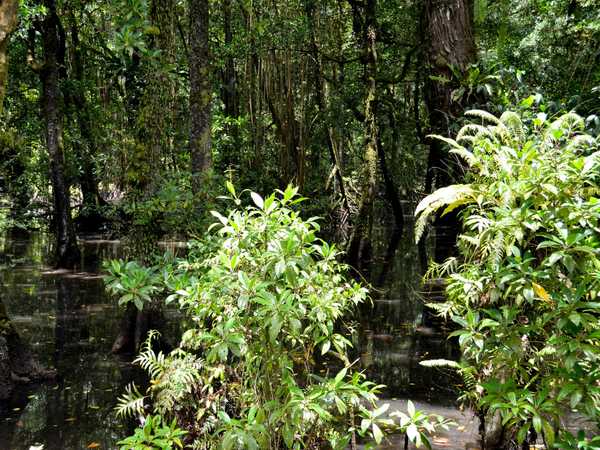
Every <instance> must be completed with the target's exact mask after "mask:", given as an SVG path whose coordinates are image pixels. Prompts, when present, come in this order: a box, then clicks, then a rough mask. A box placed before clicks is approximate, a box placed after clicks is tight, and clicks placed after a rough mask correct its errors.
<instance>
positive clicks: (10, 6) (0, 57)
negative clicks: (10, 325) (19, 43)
mask: <svg viewBox="0 0 600 450" xmlns="http://www.w3.org/2000/svg"><path fill="white" fill-rule="evenodd" d="M18 10H19V0H2V1H0V113H1V112H2V105H3V103H4V95H5V92H6V80H7V78H8V54H7V50H8V40H9V38H10V34H11V33H12V32H13V31H14V30H15V28H16V27H17V11H18Z"/></svg>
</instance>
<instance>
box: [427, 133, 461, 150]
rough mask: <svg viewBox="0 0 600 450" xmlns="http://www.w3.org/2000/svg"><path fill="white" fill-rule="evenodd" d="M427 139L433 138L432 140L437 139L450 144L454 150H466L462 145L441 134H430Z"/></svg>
mask: <svg viewBox="0 0 600 450" xmlns="http://www.w3.org/2000/svg"><path fill="white" fill-rule="evenodd" d="M427 137H428V138H431V139H437V140H438V141H442V142H445V143H446V144H448V145H449V146H451V147H452V148H456V149H460V148H464V147H463V146H462V145H460V144H459V143H458V142H456V141H455V140H454V139H451V138H447V137H444V136H440V135H439V134H428V135H427Z"/></svg>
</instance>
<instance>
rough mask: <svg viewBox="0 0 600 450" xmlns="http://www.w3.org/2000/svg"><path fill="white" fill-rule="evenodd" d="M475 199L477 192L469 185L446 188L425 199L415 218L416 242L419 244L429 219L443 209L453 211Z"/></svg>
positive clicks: (418, 207) (419, 205)
mask: <svg viewBox="0 0 600 450" xmlns="http://www.w3.org/2000/svg"><path fill="white" fill-rule="evenodd" d="M474 198H475V192H474V191H473V188H472V187H471V185H469V184H454V185H452V186H446V187H443V188H441V189H438V190H437V191H435V192H434V193H432V194H430V195H428V196H427V197H425V198H424V199H423V200H421V202H420V203H419V204H418V205H417V209H416V210H415V217H417V222H416V224H415V240H416V242H419V240H420V239H421V236H422V235H423V231H424V230H425V225H426V224H427V221H428V219H429V217H430V216H431V215H432V214H433V213H434V212H436V211H437V210H439V209H440V208H442V207H444V206H445V207H446V210H448V209H449V210H450V211H451V210H452V209H453V208H455V207H457V206H460V205H464V204H466V203H469V202H471V201H473V200H474Z"/></svg>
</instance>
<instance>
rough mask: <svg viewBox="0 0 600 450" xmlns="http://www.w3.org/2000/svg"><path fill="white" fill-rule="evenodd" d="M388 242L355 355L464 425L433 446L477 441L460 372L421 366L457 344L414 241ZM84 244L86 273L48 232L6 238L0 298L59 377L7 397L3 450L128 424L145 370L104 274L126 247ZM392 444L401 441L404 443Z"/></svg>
mask: <svg viewBox="0 0 600 450" xmlns="http://www.w3.org/2000/svg"><path fill="white" fill-rule="evenodd" d="M388 241H389V239H387V238H386V239H383V238H382V239H381V240H380V242H382V249H376V252H375V253H376V254H382V255H384V256H383V257H382V258H379V259H376V260H375V261H374V264H373V269H372V270H371V275H370V278H371V279H372V280H373V281H372V282H373V284H374V286H375V289H376V290H375V292H373V294H374V297H375V298H376V300H374V304H373V307H372V308H371V307H370V306H369V307H365V308H363V311H362V312H361V314H360V316H361V317H362V320H361V321H360V322H361V323H360V328H361V333H360V338H359V340H358V342H357V349H356V351H357V357H359V358H360V360H361V363H362V365H363V367H365V368H366V370H367V372H368V375H369V377H370V378H371V379H373V380H374V381H377V382H379V383H383V384H386V385H387V386H388V388H387V389H386V391H385V393H384V397H385V398H386V399H387V400H389V401H390V402H391V403H392V408H391V409H394V408H400V409H405V407H406V400H404V399H406V398H411V399H413V400H416V402H415V403H416V405H417V407H419V408H422V409H424V410H426V411H427V412H431V413H438V414H442V415H444V416H446V417H450V418H453V420H455V421H457V422H459V424H460V426H459V428H458V429H455V430H453V431H451V432H450V433H445V434H440V435H439V436H436V437H435V439H434V448H455V449H459V448H465V443H466V442H467V441H471V442H473V441H475V439H476V436H475V433H476V424H475V423H474V422H473V420H472V416H471V415H470V414H467V413H461V412H460V411H458V410H457V409H456V408H455V407H454V406H453V405H454V399H455V397H456V394H455V392H456V382H457V380H456V378H455V377H453V376H452V375H451V374H450V373H448V372H447V371H443V370H440V369H433V368H425V367H422V366H420V365H419V361H421V360H424V359H435V358H455V357H456V350H455V349H454V348H453V347H452V346H451V345H450V344H449V342H448V341H447V340H446V338H445V335H444V333H443V332H442V330H440V329H439V327H437V326H435V324H434V323H430V322H431V321H430V319H429V318H428V317H427V313H426V312H425V310H424V307H423V301H422V299H421V298H420V296H419V294H418V289H419V280H420V276H421V275H420V274H421V269H420V265H419V258H418V253H417V251H416V248H415V246H414V244H412V243H411V242H410V239H408V240H407V239H398V240H397V241H396V242H395V243H393V245H390V244H388V243H387V242H388ZM383 242H385V243H386V244H385V245H384V244H383ZM81 247H82V269H81V271H80V272H74V273H70V272H68V273H65V272H53V271H52V270H51V269H50V268H48V267H46V266H45V265H44V261H45V260H46V257H47V248H48V241H47V239H46V238H44V237H43V236H40V235H33V236H32V237H30V238H28V239H21V240H15V239H12V240H6V239H5V240H4V241H2V242H0V255H1V259H0V283H1V285H2V287H1V290H0V300H1V301H2V302H4V304H5V305H6V307H7V310H8V313H9V316H10V317H11V319H12V320H13V323H14V324H15V326H16V328H17V329H18V331H19V333H20V334H21V336H22V338H23V339H24V340H25V341H27V342H29V344H30V345H31V347H32V350H33V352H34V354H35V355H36V356H37V357H38V359H39V360H40V362H42V364H44V365H46V366H52V367H55V368H56V369H57V373H58V376H57V378H56V380H55V381H52V382H48V383H42V384H34V385H27V386H22V387H19V388H18V389H17V391H16V392H15V394H14V395H13V397H12V399H11V400H10V401H8V402H4V403H3V404H0V450H28V449H31V450H33V449H44V450H62V449H67V450H71V449H73V450H75V449H86V448H100V449H115V448H117V445H116V442H117V441H118V440H120V439H122V438H123V437H124V436H126V435H127V434H128V432H129V431H130V430H129V429H128V428H127V426H126V424H124V422H123V421H122V420H120V419H118V418H117V417H116V416H115V414H114V411H113V408H114V406H115V404H116V400H117V397H118V396H119V395H120V394H121V393H122V392H123V389H124V387H125V386H126V385H127V384H128V383H129V382H131V381H133V380H143V374H142V373H141V371H140V370H139V369H137V368H136V367H134V366H132V364H131V362H130V361H131V359H132V355H126V356H115V355H113V354H111V346H112V344H113V341H114V338H115V336H116V335H117V332H118V328H119V322H120V317H121V311H120V310H119V308H118V307H117V305H116V302H115V301H114V300H111V299H110V298H109V297H108V296H107V294H106V293H105V291H104V287H103V282H102V278H101V276H100V275H99V274H98V271H99V268H100V266H101V262H102V261H103V260H105V259H110V258H115V257H118V253H119V244H118V242H111V241H101V240H96V241H94V240H83V241H81ZM169 317H171V319H172V320H169ZM167 322H168V323H170V324H171V325H170V326H173V327H176V326H177V323H178V322H179V320H178V317H177V312H173V313H171V314H169V313H167ZM169 332H171V333H176V331H173V330H170V331H169V330H167V332H166V333H167V334H168V333H169ZM387 448H402V447H401V445H400V441H399V442H396V443H392V444H391V446H389V447H387Z"/></svg>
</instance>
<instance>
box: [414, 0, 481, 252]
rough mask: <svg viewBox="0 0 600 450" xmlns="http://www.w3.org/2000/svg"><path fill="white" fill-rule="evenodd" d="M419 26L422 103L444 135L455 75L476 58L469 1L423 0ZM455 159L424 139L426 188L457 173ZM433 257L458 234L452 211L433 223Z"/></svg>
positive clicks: (453, 114)
mask: <svg viewBox="0 0 600 450" xmlns="http://www.w3.org/2000/svg"><path fill="white" fill-rule="evenodd" d="M422 20H424V24H422V25H424V26H423V27H422V29H423V30H425V34H424V39H425V43H424V44H425V49H426V51H425V57H426V61H427V64H428V66H429V76H428V77H427V78H426V80H427V81H426V86H425V103H426V105H427V109H428V111H429V125H430V131H431V133H434V134H441V135H444V136H446V135H448V133H449V126H450V123H452V122H453V120H454V119H455V118H457V117H459V116H460V114H461V113H462V112H463V109H464V107H465V105H462V104H461V103H460V102H458V101H454V100H453V98H452V92H453V91H454V90H455V89H456V88H457V87H458V83H459V81H460V80H457V78H456V74H457V73H458V74H460V75H462V74H464V73H465V72H466V71H467V69H468V67H469V65H470V64H472V63H473V62H475V60H476V47H475V39H474V35H473V1H472V0H441V1H439V0H426V1H425V4H424V11H423V15H422ZM459 171H460V163H459V162H458V160H457V159H456V158H455V157H454V155H451V154H449V153H448V152H447V151H445V149H444V147H443V145H442V143H441V142H440V141H439V140H437V139H432V140H430V141H429V158H428V162H427V175H426V190H427V191H428V192H429V191H431V190H432V189H433V187H434V186H435V187H437V188H439V187H442V186H447V185H449V184H450V183H452V181H453V178H455V177H457V176H459ZM436 228H437V230H438V232H437V234H436V236H437V237H436V246H435V248H436V255H435V259H436V260H438V261H440V260H443V259H445V258H446V257H447V256H448V255H449V252H450V253H451V247H452V246H453V245H454V243H455V242H456V237H457V235H458V228H459V224H458V220H457V216H456V212H454V214H447V215H445V216H444V217H441V218H439V219H438V221H437V223H436Z"/></svg>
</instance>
